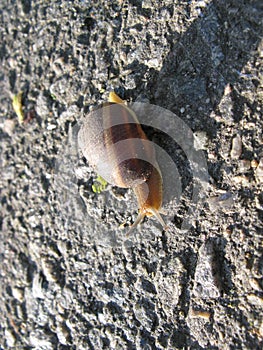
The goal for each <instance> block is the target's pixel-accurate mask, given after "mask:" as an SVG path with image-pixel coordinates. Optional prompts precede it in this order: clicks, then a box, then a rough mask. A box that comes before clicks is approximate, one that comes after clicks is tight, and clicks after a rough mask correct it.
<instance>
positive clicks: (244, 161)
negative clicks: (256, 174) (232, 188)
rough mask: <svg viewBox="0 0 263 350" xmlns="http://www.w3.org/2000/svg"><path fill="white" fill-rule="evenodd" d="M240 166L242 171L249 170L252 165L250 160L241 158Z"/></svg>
mask: <svg viewBox="0 0 263 350" xmlns="http://www.w3.org/2000/svg"><path fill="white" fill-rule="evenodd" d="M238 167H239V171H240V172H241V173H245V172H247V171H248V170H249V169H250V167H251V164H250V160H247V159H241V160H240V161H239V164H238Z"/></svg>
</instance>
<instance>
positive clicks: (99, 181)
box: [91, 176, 108, 193]
mask: <svg viewBox="0 0 263 350" xmlns="http://www.w3.org/2000/svg"><path fill="white" fill-rule="evenodd" d="M107 184H108V183H107V181H106V180H104V179H103V177H101V176H98V177H97V178H96V179H95V181H94V183H93V185H92V186H91V188H92V191H93V192H94V193H101V192H103V191H105V189H106V187H107Z"/></svg>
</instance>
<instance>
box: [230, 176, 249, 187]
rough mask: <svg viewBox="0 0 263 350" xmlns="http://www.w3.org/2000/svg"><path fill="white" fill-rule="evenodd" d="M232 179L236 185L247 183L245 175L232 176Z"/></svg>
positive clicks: (247, 179)
mask: <svg viewBox="0 0 263 350" xmlns="http://www.w3.org/2000/svg"><path fill="white" fill-rule="evenodd" d="M233 180H234V182H235V183H236V184H237V185H242V186H248V185H249V178H248V177H247V176H245V175H238V176H234V177H233Z"/></svg>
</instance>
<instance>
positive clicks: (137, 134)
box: [78, 92, 165, 228]
mask: <svg viewBox="0 0 263 350" xmlns="http://www.w3.org/2000/svg"><path fill="white" fill-rule="evenodd" d="M78 144H79V146H80V149H81V151H82V153H83V156H84V157H85V158H86V159H87V161H88V162H89V164H90V165H91V166H92V167H93V168H94V170H95V171H96V172H97V173H98V174H99V175H101V176H102V177H103V178H104V179H105V180H106V181H107V182H109V183H111V184H113V185H115V186H118V187H123V188H132V189H133V191H134V193H135V195H136V197H137V202H138V207H139V215H138V217H137V219H136V221H135V223H134V224H133V225H132V228H134V227H136V226H137V225H138V224H139V223H140V222H141V221H142V220H143V218H144V217H145V216H148V217H150V216H153V215H154V216H155V217H156V218H157V219H158V221H159V222H160V223H161V224H162V226H163V227H165V223H164V221H163V219H162V217H161V215H160V211H161V206H162V196H163V190H162V175H161V172H160V169H159V166H158V163H157V160H156V157H155V149H154V145H153V143H152V142H150V141H149V140H148V139H147V137H146V135H145V133H144V131H143V130H142V127H141V125H140V123H139V121H138V119H137V116H136V115H135V113H134V112H133V111H132V110H131V109H130V108H128V107H127V106H126V105H125V104H124V101H123V100H121V99H120V98H119V97H118V96H117V95H116V94H115V93H114V92H111V93H110V95H109V99H108V102H107V103H104V104H103V105H102V107H101V108H98V109H96V110H95V111H92V112H91V113H89V114H88V116H87V117H86V118H85V120H84V122H83V124H82V126H81V128H80V130H79V133H78Z"/></svg>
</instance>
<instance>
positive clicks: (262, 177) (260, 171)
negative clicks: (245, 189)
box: [255, 158, 263, 183]
mask: <svg viewBox="0 0 263 350" xmlns="http://www.w3.org/2000/svg"><path fill="white" fill-rule="evenodd" d="M255 176H256V180H257V182H259V183H263V158H261V159H260V161H259V163H258V167H257V169H256V171H255Z"/></svg>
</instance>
